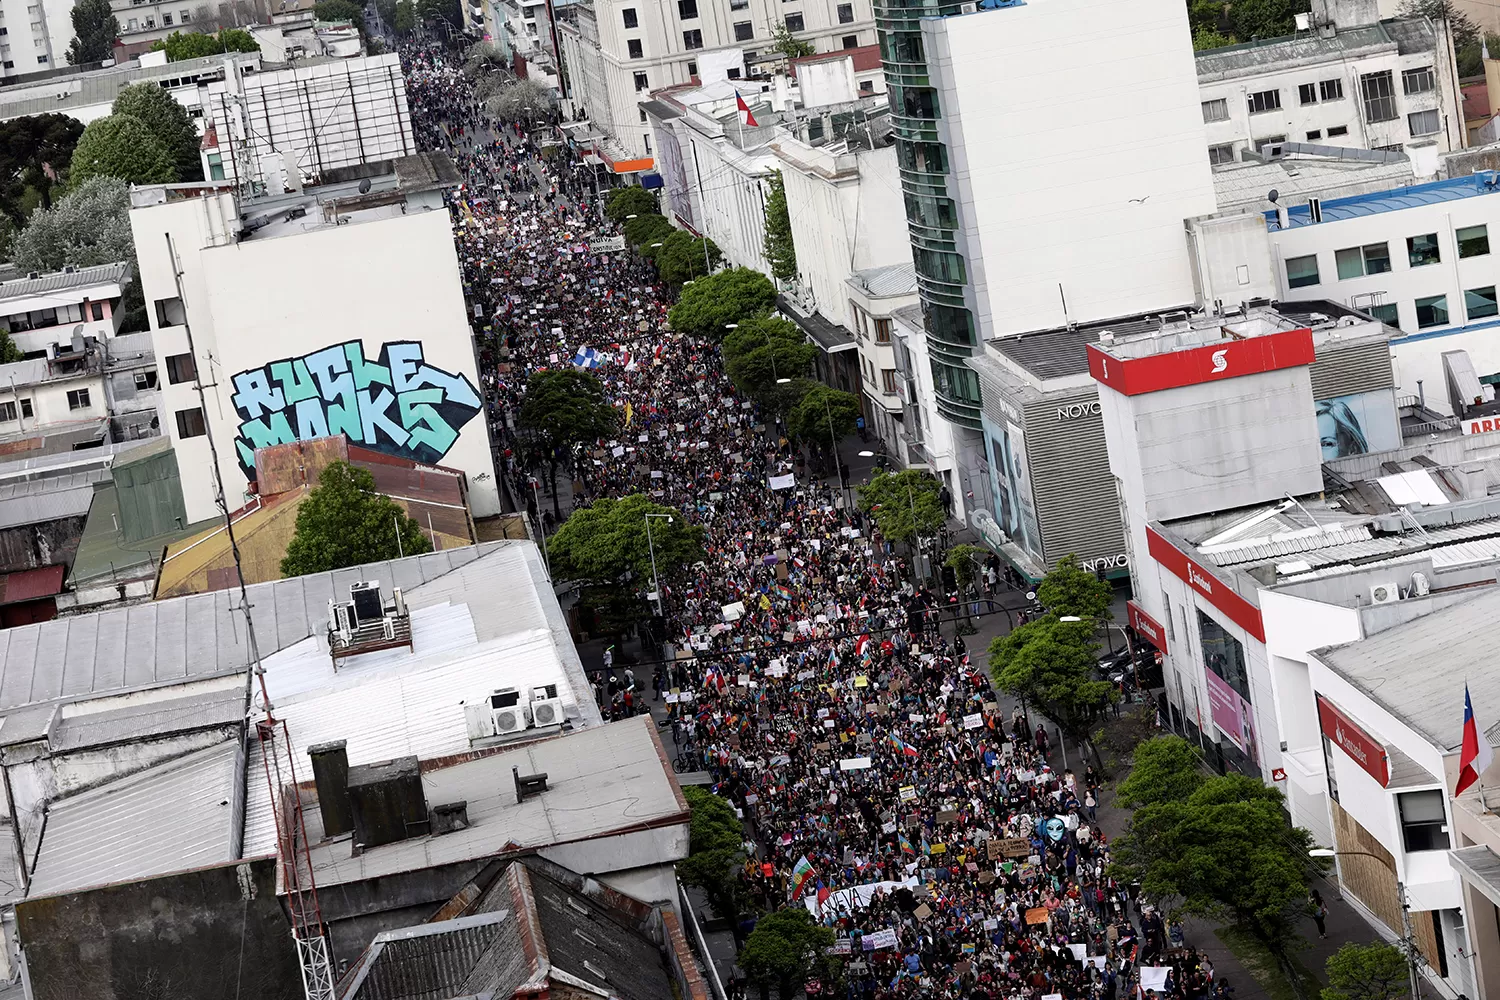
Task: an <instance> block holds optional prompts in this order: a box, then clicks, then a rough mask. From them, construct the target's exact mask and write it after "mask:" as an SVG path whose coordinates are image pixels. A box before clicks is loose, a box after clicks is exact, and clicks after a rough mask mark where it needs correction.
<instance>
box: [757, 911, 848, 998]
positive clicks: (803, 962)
mask: <svg viewBox="0 0 1500 1000" xmlns="http://www.w3.org/2000/svg"><path fill="white" fill-rule="evenodd" d="M833 940H834V934H833V929H832V928H830V927H824V926H823V925H822V924H819V923H818V922H817V921H815V920H814V919H813V917H812V914H811V913H808V912H807V907H805V906H803V905H802V904H801V902H800V901H798V902H797V903H794V904H793V905H792V906H790V907H788V908H787V909H785V910H777V911H776V912H775V913H768V914H766V915H765V916H763V917H761V918H760V920H759V921H757V922H756V924H755V930H753V931H751V932H750V937H749V938H747V939H746V940H745V947H744V949H743V950H741V951H740V957H739V964H740V967H741V968H742V969H744V970H745V974H746V975H748V976H749V977H750V978H751V979H753V980H755V981H756V982H758V983H760V984H761V996H763V997H764V996H765V995H766V989H765V987H766V984H767V983H771V982H774V983H775V984H776V986H777V989H778V991H779V993H778V995H779V996H783V997H794V996H796V995H798V994H799V993H801V992H802V987H803V986H804V985H806V983H807V977H808V976H809V975H810V974H811V973H812V970H813V968H814V966H815V965H816V964H818V960H819V958H820V957H821V956H822V954H823V951H824V950H825V949H827V948H830V947H832V946H833Z"/></svg>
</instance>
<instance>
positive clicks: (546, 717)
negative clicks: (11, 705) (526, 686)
mask: <svg viewBox="0 0 1500 1000" xmlns="http://www.w3.org/2000/svg"><path fill="white" fill-rule="evenodd" d="M531 721H532V723H533V724H534V725H536V726H537V727H538V728H541V727H543V726H560V725H562V724H563V703H562V699H561V698H559V697H558V696H557V685H556V684H544V685H541V686H539V687H534V688H532V689H531Z"/></svg>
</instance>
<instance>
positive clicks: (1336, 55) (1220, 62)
mask: <svg viewBox="0 0 1500 1000" xmlns="http://www.w3.org/2000/svg"><path fill="white" fill-rule="evenodd" d="M1433 38H1434V33H1433V28H1432V24H1431V23H1430V22H1429V21H1427V19H1426V18H1415V19H1412V20H1407V21H1398V20H1387V21H1381V22H1380V23H1378V24H1369V25H1362V26H1360V27H1355V28H1342V29H1340V30H1339V31H1338V32H1336V33H1335V34H1333V35H1331V36H1329V37H1326V38H1325V37H1323V36H1322V35H1320V34H1318V33H1317V32H1314V31H1309V32H1302V33H1300V34H1297V35H1287V36H1284V37H1281V38H1265V39H1260V40H1258V41H1253V42H1244V43H1242V44H1240V45H1229V46H1225V47H1224V48H1220V49H1204V50H1203V51H1201V52H1198V53H1197V61H1198V81H1199V82H1200V83H1209V82H1215V81H1221V80H1232V79H1235V78H1236V77H1242V76H1253V75H1255V74H1257V73H1268V72H1279V71H1282V70H1287V69H1292V68H1295V67H1298V66H1314V65H1319V64H1322V63H1340V62H1343V61H1345V60H1349V59H1354V58H1358V57H1361V56H1369V55H1376V54H1378V53H1380V52H1386V51H1395V52H1398V53H1400V54H1401V55H1407V54H1409V53H1413V52H1423V51H1428V50H1430V49H1431V48H1432V47H1433V44H1434V41H1433Z"/></svg>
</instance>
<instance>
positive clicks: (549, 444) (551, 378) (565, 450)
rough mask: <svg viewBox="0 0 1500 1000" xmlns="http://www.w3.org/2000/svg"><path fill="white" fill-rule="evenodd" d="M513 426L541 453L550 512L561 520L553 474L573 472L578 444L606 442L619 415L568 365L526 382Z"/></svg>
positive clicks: (597, 387) (595, 384)
mask: <svg viewBox="0 0 1500 1000" xmlns="http://www.w3.org/2000/svg"><path fill="white" fill-rule="evenodd" d="M517 425H518V426H519V427H520V429H521V430H522V431H524V432H525V433H526V434H527V436H528V438H529V439H530V440H531V441H532V442H533V444H534V445H536V447H537V448H538V449H540V452H541V456H542V458H543V460H544V461H545V462H546V463H547V469H548V474H549V475H550V476H551V482H552V513H553V515H554V516H555V517H557V519H558V520H562V509H561V507H560V506H559V504H558V499H557V472H558V469H559V468H562V467H571V465H572V463H573V451H574V449H576V448H577V447H578V446H579V445H584V444H591V443H593V442H594V441H597V440H599V439H600V438H607V437H609V436H610V435H611V434H613V433H614V432H615V430H616V429H617V428H618V427H619V426H620V415H619V413H618V412H616V410H615V408H614V407H613V406H612V405H610V402H609V400H607V399H606V398H605V397H604V386H603V384H601V383H600V381H599V380H598V379H597V378H595V377H594V376H592V375H590V374H588V373H587V372H583V371H579V370H578V369H577V368H574V367H572V366H571V365H570V366H568V367H567V368H562V369H558V370H552V371H540V372H537V373H536V374H535V375H532V376H531V378H530V379H528V380H527V382H526V394H525V396H524V397H522V399H521V412H520V414H519V419H518V420H517Z"/></svg>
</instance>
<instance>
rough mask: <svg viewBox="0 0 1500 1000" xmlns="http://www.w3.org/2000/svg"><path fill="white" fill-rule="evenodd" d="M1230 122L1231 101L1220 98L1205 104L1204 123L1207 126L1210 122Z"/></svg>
mask: <svg viewBox="0 0 1500 1000" xmlns="http://www.w3.org/2000/svg"><path fill="white" fill-rule="evenodd" d="M1228 120H1229V101H1228V100H1227V99H1226V98H1223V97H1220V98H1218V99H1217V100H1213V101H1204V102H1203V121H1204V123H1205V124H1207V123H1208V122H1227V121H1228Z"/></svg>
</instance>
